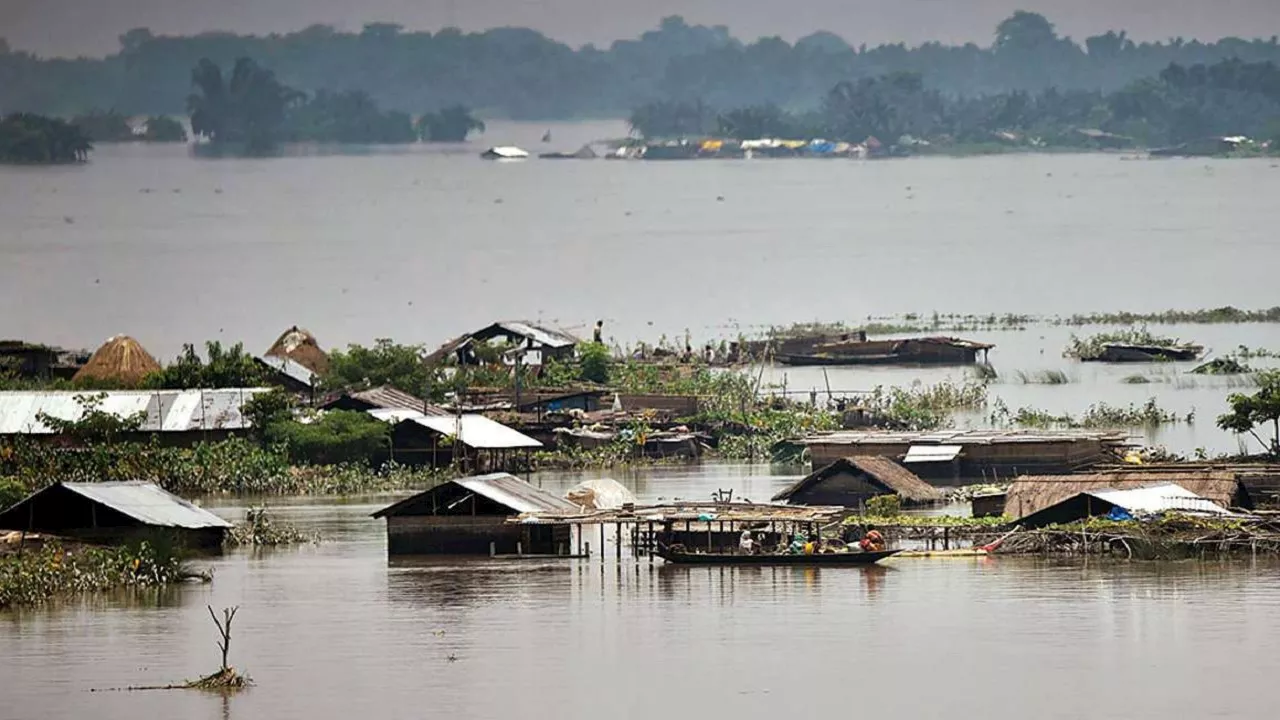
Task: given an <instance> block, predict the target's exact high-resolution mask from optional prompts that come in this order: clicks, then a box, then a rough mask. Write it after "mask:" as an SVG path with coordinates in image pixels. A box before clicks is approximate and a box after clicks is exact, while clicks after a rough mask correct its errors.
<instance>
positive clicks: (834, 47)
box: [0, 12, 1280, 119]
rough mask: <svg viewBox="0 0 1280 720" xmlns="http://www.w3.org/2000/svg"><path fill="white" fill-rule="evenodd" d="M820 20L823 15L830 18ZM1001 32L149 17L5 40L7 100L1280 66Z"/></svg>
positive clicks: (1131, 75) (790, 82)
mask: <svg viewBox="0 0 1280 720" xmlns="http://www.w3.org/2000/svg"><path fill="white" fill-rule="evenodd" d="M730 21H731V20H730ZM820 25H821V23H820V22H818V21H817V20H815V21H814V26H815V29H816V28H817V27H819V26H820ZM993 30H994V32H993V33H992V35H991V41H990V42H986V43H981V42H980V43H965V44H955V45H946V44H942V43H938V42H928V43H923V44H921V45H919V46H915V47H908V46H905V45H903V44H901V43H896V42H894V43H885V44H882V45H878V46H857V45H854V44H851V43H849V42H848V41H846V40H845V39H843V38H841V37H839V36H838V35H836V34H834V33H831V32H829V31H825V30H818V31H817V32H814V33H812V34H810V35H807V36H805V37H802V38H799V39H798V40H796V41H794V42H790V41H786V40H783V39H781V38H779V37H776V36H765V37H761V38H759V39H755V40H750V41H744V40H741V39H739V38H736V37H734V36H733V35H732V33H731V29H730V28H729V27H726V26H723V25H697V24H689V23H687V22H685V21H684V20H683V19H681V18H679V17H668V18H664V19H663V20H662V21H661V24H660V25H659V26H658V27H656V28H654V29H652V30H649V31H647V32H644V33H643V34H641V35H639V36H638V37H632V38H621V39H618V40H617V41H616V42H613V43H606V44H604V45H600V46H596V45H586V46H582V47H573V46H570V45H568V44H566V43H562V42H558V41H556V40H553V39H551V38H548V37H547V36H546V35H544V34H542V33H540V32H538V31H535V30H531V29H528V28H510V27H504V28H493V29H489V30H485V31H481V32H463V31H461V30H458V29H457V28H444V29H441V30H439V31H437V32H427V31H411V30H406V29H405V28H403V27H401V26H399V25H396V24H392V23H369V24H368V25H365V26H364V27H363V28H362V29H359V30H356V31H354V32H348V31H342V30H339V29H338V28H335V27H332V26H328V25H320V24H317V25H311V26H309V27H306V28H303V29H300V30H296V31H294V32H280V33H270V34H260V35H241V34H235V33H230V32H226V33H204V34H200V35H195V36H177V35H163V34H158V33H155V32H153V31H151V30H149V29H147V28H137V29H134V30H130V31H128V32H126V33H124V34H122V35H121V36H120V47H119V50H118V51H117V52H115V53H112V54H110V55H108V56H106V57H104V58H100V59H90V58H81V59H78V60H75V61H68V60H65V59H61V58H40V57H36V56H34V55H32V54H30V53H26V52H22V51H19V50H17V49H14V48H10V47H9V46H8V45H6V44H4V43H2V42H0V77H3V78H5V82H3V83H0V107H5V108H23V109H26V110H30V111H33V112H43V113H51V114H75V113H79V112H85V111H88V110H89V109H90V108H94V107H99V108H116V109H118V110H119V111H120V112H123V113H127V114H130V115H142V114H146V115H152V114H178V113H181V112H183V110H184V108H182V106H181V103H182V98H184V97H185V96H186V93H187V92H188V88H189V84H190V76H189V70H190V68H191V67H192V66H193V65H195V63H196V62H198V61H199V60H200V59H201V58H203V57H208V58H212V59H213V60H214V61H215V62H219V63H224V64H225V63H230V62H231V61H233V60H234V59H235V58H237V57H253V58H258V59H260V60H261V61H262V62H264V63H265V62H268V60H267V59H270V60H269V62H270V67H271V69H272V70H273V71H274V72H275V73H276V74H277V76H278V77H279V78H280V79H281V81H282V82H283V83H285V84H287V85H289V86H291V87H296V88H300V89H303V90H305V91H306V92H308V93H311V92H315V91H316V90H319V89H322V88H343V89H346V88H362V89H364V90H366V91H367V92H368V93H369V94H370V96H371V97H372V99H373V100H374V101H375V102H377V103H378V104H379V105H381V106H382V107H386V108H391V109H395V110H400V111H403V112H410V113H413V112H421V111H422V110H423V109H425V108H442V107H448V106H450V105H459V104H461V105H464V106H467V107H473V108H486V109H490V110H491V111H492V112H493V114H494V115H495V116H503V117H511V118H516V119H548V118H580V117H620V116H623V115H625V114H626V112H628V111H629V110H630V109H632V108H634V107H635V106H636V105H637V104H639V103H643V102H645V101H648V100H650V99H653V100H673V101H692V100H697V99H701V100H703V101H704V102H705V103H706V104H708V105H711V106H713V107H717V108H726V109H727V108H752V107H757V106H767V105H770V104H772V105H775V106H777V107H780V108H814V107H816V106H817V105H819V104H820V102H821V99H822V96H823V94H824V93H826V92H827V91H828V90H830V89H831V88H832V87H833V86H835V85H836V84H837V83H839V82H842V81H846V80H855V81H856V80H857V79H859V78H864V77H871V76H876V75H886V74H892V73H897V72H917V73H920V74H921V75H922V76H923V78H924V82H925V84H926V87H928V88H929V89H933V90H937V91H939V92H941V93H944V94H945V95H947V96H952V97H960V96H963V97H985V96H995V95H1000V94H1005V93H1011V92H1012V91H1024V92H1029V93H1035V92H1039V91H1041V90H1043V89H1044V88H1049V87H1055V88H1058V89H1059V91H1060V93H1062V94H1064V95H1066V94H1069V93H1072V92H1073V91H1094V90H1100V91H1102V92H1106V93H1111V92H1115V91H1117V90H1120V89H1121V88H1124V87H1126V86H1129V85H1131V84H1133V83H1135V82H1137V81H1139V80H1140V79H1142V78H1145V77H1151V76H1153V75H1155V74H1157V73H1159V72H1160V71H1161V70H1163V69H1165V68H1167V67H1168V66H1169V65H1171V64H1175V63H1176V64H1178V65H1181V66H1184V67H1187V66H1191V65H1195V64H1201V63H1203V64H1206V65H1212V64H1214V63H1216V62H1218V61H1220V60H1226V59H1229V58H1241V59H1243V60H1246V61H1248V62H1253V63H1258V62H1266V61H1272V62H1280V47H1277V45H1276V44H1275V43H1273V42H1271V40H1270V38H1269V37H1260V38H1259V39H1256V40H1247V39H1240V38H1224V39H1222V40H1217V41H1214V40H1212V39H1209V38H1200V39H1196V40H1193V39H1187V38H1172V39H1169V40H1167V41H1158V42H1146V41H1139V40H1135V39H1134V38H1131V37H1129V35H1128V34H1127V33H1126V32H1124V31H1123V30H1122V29H1118V28H1117V29H1114V30H1110V31H1107V32H1101V33H1099V34H1097V35H1093V36H1091V37H1087V38H1083V39H1081V40H1074V39H1071V38H1067V37H1064V36H1062V35H1061V34H1059V33H1058V32H1057V31H1056V29H1055V28H1054V27H1053V25H1052V23H1051V22H1050V20H1049V19H1047V18H1045V17H1043V16H1040V15H1038V14H1035V13H1025V12H1019V13H1015V14H1013V15H1012V16H1010V17H1009V18H1007V19H1005V20H1004V21H1002V22H1001V23H1000V24H999V25H998V26H997V27H996V28H993ZM1260 32H1261V31H1260ZM1268 32H1269V31H1268ZM1263 34H1265V33H1263ZM766 35H767V34H766ZM514 58H518V61H515V60H513V59H514ZM459 68H465V73H462V72H460V71H459ZM744 69H749V71H744ZM50 88H58V90H59V91H58V92H56V93H51V92H49V89H50Z"/></svg>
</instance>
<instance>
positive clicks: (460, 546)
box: [373, 473, 579, 555]
mask: <svg viewBox="0 0 1280 720" xmlns="http://www.w3.org/2000/svg"><path fill="white" fill-rule="evenodd" d="M577 510H579V506H577V505H574V504H573V503H571V502H569V501H568V500H565V499H563V498H559V497H556V496H555V495H553V494H551V493H549V492H547V491H545V490H542V489H540V488H536V487H534V486H533V485H530V484H529V483H527V482H525V481H524V480H521V479H520V478H518V477H516V476H514V475H508V474H506V473H494V474H491V475H477V476H473V477H464V478H457V479H455V480H450V481H448V482H446V483H444V484H442V485H437V486H436V487H434V488H432V489H430V490H427V491H426V492H421V493H418V494H417V495H414V496H413V497H410V498H407V499H405V500H401V501H400V502H398V503H396V504H394V505H391V506H389V507H386V508H383V509H381V510H379V511H378V512H376V513H374V514H373V517H375V518H386V520H387V552H388V553H389V554H391V555H491V554H498V555H517V554H525V555H565V554H568V553H569V540H570V528H569V526H568V525H551V524H533V523H527V524H526V523H511V522H507V520H508V519H509V518H514V517H516V516H517V515H520V514H521V513H540V512H553V513H554V512H573V511H577Z"/></svg>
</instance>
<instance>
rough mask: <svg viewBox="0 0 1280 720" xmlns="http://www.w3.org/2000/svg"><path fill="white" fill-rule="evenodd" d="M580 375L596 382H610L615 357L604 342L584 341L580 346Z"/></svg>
mask: <svg viewBox="0 0 1280 720" xmlns="http://www.w3.org/2000/svg"><path fill="white" fill-rule="evenodd" d="M578 362H579V366H580V367H581V372H580V374H579V377H581V379H583V380H588V381H590V382H594V383H600V384H602V385H603V384H605V383H608V382H609V366H610V365H611V364H612V363H613V358H612V357H611V356H610V355H609V348H607V347H605V345H604V344H603V343H594V342H593V343H584V344H582V345H579V346H578Z"/></svg>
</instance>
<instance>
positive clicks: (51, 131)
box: [0, 113, 93, 165]
mask: <svg viewBox="0 0 1280 720" xmlns="http://www.w3.org/2000/svg"><path fill="white" fill-rule="evenodd" d="M90 150H93V143H92V142H90V140H89V138H88V137H87V136H86V135H85V134H84V132H83V131H82V130H81V129H80V128H79V127H77V126H75V125H73V124H71V123H68V122H66V121H64V120H60V119H58V118H50V117H44V116H41V115H32V114H29V113H13V114H10V115H6V116H4V117H3V118H0V163H9V164H15V165H53V164H58V163H77V162H85V161H86V160H88V159H89V151H90Z"/></svg>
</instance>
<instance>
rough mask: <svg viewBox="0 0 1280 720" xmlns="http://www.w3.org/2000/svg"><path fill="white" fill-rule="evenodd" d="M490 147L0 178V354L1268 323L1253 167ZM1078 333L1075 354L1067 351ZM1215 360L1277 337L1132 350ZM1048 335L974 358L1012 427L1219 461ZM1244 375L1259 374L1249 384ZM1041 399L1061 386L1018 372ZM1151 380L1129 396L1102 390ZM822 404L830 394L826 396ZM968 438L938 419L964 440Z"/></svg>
mask: <svg viewBox="0 0 1280 720" xmlns="http://www.w3.org/2000/svg"><path fill="white" fill-rule="evenodd" d="M545 130H546V127H545V126H542V125H536V126H534V125H522V124H512V123H493V124H492V125H491V126H490V130H489V131H488V132H487V133H486V134H485V135H484V136H483V137H481V138H479V139H476V140H473V141H472V142H471V143H469V144H465V145H461V146H448V147H426V146H412V147H407V148H363V149H360V150H348V151H347V152H346V153H345V154H344V153H336V152H334V151H332V150H327V151H323V152H321V151H317V150H314V149H312V150H310V151H305V150H301V149H297V148H295V149H292V150H291V152H292V153H294V156H291V157H282V158H271V159H257V160H210V159H196V158H193V157H192V156H191V154H190V152H189V149H188V148H187V147H185V146H151V147H148V146H142V145H138V146H112V145H103V146H101V147H99V148H98V149H97V150H96V151H95V152H94V154H93V160H92V162H90V163H89V164H88V165H85V166H83V167H55V168H14V167H4V168H0V217H3V218H4V222H3V223H2V224H0V307H3V308H5V310H6V311H5V312H3V313H0V337H19V338H25V339H29V340H36V341H42V342H50V343H56V344H62V345H67V346H73V347H96V346H97V345H99V344H100V343H101V342H102V341H103V340H104V339H105V338H107V337H108V336H110V335H113V334H116V333H128V334H131V335H133V336H135V337H137V338H138V339H139V340H141V341H142V343H143V345H144V346H146V347H147V348H148V349H150V350H151V351H152V353H153V354H155V355H157V356H158V357H160V358H162V359H165V358H171V357H174V356H175V355H176V354H177V353H178V351H179V350H180V348H181V345H182V344H183V343H186V342H194V343H197V344H200V343H203V341H205V340H208V339H220V340H223V341H225V342H235V341H244V342H245V344H246V346H247V347H248V348H249V349H250V350H252V351H255V352H260V351H262V350H264V349H265V348H266V347H267V346H268V345H269V344H270V343H271V342H272V341H273V340H274V339H275V337H276V336H277V335H279V333H280V332H281V331H282V330H283V329H284V328H286V327H289V326H291V325H294V324H299V325H302V326H304V327H307V328H308V329H310V330H311V331H312V332H314V333H316V335H317V336H318V337H319V339H320V342H321V343H322V344H323V345H324V346H326V347H341V346H343V345H345V344H347V343H350V342H360V343H369V342H371V341H372V340H374V339H375V338H380V337H390V338H395V339H396V340H398V341H401V342H407V343H422V344H425V345H427V346H429V347H435V346H437V345H439V344H441V343H442V342H444V341H445V340H446V339H448V338H451V337H455V336H457V335H458V334H460V333H462V332H464V331H466V330H469V329H473V328H475V327H479V326H482V325H485V324H488V323H489V322H491V321H492V320H494V319H499V318H525V319H533V320H543V321H546V322H549V323H556V324H559V325H562V326H564V327H567V328H569V329H571V330H576V331H577V332H579V333H580V334H585V333H586V332H588V329H589V328H590V326H591V325H592V324H593V323H594V321H595V320H597V319H604V320H605V323H606V326H605V327H606V335H607V336H608V337H610V338H612V339H613V340H614V341H615V342H616V343H617V344H619V345H630V344H633V343H635V342H637V341H640V340H644V341H646V342H649V343H654V342H657V341H658V340H660V339H661V338H662V337H664V336H665V337H666V338H669V339H673V340H675V339H677V338H678V339H680V340H682V339H683V338H684V337H685V334H686V332H687V333H688V334H689V335H690V336H692V338H693V341H694V344H695V346H700V344H701V343H702V342H703V341H704V340H708V339H723V338H733V337H736V336H737V335H738V333H739V332H752V331H754V330H758V329H760V328H762V327H764V326H767V325H770V324H784V325H785V324H790V323H793V322H798V321H811V320H821V321H846V322H853V323H856V322H858V321H859V320H860V319H863V318H867V317H869V316H884V315H895V314H902V313H912V312H914V313H920V314H922V316H924V317H928V316H929V314H930V313H931V312H933V311H939V312H942V313H947V312H962V313H963V312H975V313H1023V314H1071V313H1078V312H1091V311H1114V310H1122V309H1123V310H1134V311H1158V310H1163V309H1167V308H1181V309H1194V308H1202V307H1216V306H1221V305H1227V304H1232V305H1235V306H1237V307H1247V308H1256V307H1267V306H1271V305H1275V304H1276V302H1277V296H1276V293H1275V289H1274V282H1273V280H1274V268H1275V267H1278V266H1280V244H1277V243H1276V242H1275V241H1274V232H1273V231H1274V225H1275V223H1274V210H1273V207H1274V198H1275V196H1276V193H1277V191H1280V168H1278V167H1277V164H1276V163H1275V162H1274V161H1270V160H1257V161H1242V160H1231V161H1219V160H1204V159H1198V160H1169V161H1150V160H1138V159H1133V158H1126V157H1123V156H1119V155H1078V156H1074V155H1066V156H1064V155H1056V156H1055V155H1042V156H1036V155H1026V156H1003V157H987V158H967V159H946V158H924V159H913V160H907V161H892V162H869V163H868V162H852V161H850V162H844V161H830V162H822V161H812V160H769V161H763V160H762V161H750V162H744V161H707V162H671V163H662V162H607V161H603V160H601V161H593V162H582V161H560V162H557V161H538V160H530V161H527V162H518V163H493V162H485V161H482V160H480V159H479V157H478V155H479V152H480V151H481V150H482V149H483V148H484V147H487V146H488V145H491V144H506V143H513V144H517V145H522V146H524V147H526V148H528V149H530V150H532V151H534V152H539V151H544V150H551V149H559V150H574V149H577V147H579V146H580V145H581V144H582V143H585V142H588V141H592V140H598V139H601V138H610V137H619V136H622V135H624V134H625V133H626V128H625V127H624V126H623V125H621V124H619V123H612V122H602V123H580V124H557V125H553V126H552V134H553V137H554V142H553V143H550V144H548V145H545V146H544V145H542V144H541V143H540V142H539V138H540V137H541V135H542V133H543V132H544V131H545ZM1098 329H1099V328H1086V329H1085V330H1083V331H1082V332H1086V333H1091V332H1095V331H1097V330H1098ZM1152 330H1153V331H1157V332H1168V333H1169V334H1173V335H1177V336H1179V337H1182V338H1183V339H1186V340H1195V341H1198V342H1201V343H1203V344H1205V345H1206V346H1208V347H1210V348H1212V349H1213V350H1215V351H1217V352H1225V351H1227V350H1230V349H1233V348H1235V347H1236V346H1238V345H1241V344H1244V345H1248V346H1250V347H1255V348H1257V347H1264V348H1269V349H1271V350H1280V328H1276V327H1267V326H1256V325H1253V326H1231V327H1203V326H1195V327H1188V328H1152ZM1068 334H1069V333H1068V331H1066V330H1063V329H1061V328H1040V327H1032V328H1030V329H1028V330H1026V331H1022V332H1005V333H969V335H973V336H976V338H977V339H985V340H989V341H992V342H995V343H997V345H998V347H997V348H996V349H995V350H994V351H993V352H992V354H991V361H992V363H993V364H994V365H995V366H996V367H997V369H998V370H1000V371H1001V372H1002V373H1003V375H1002V377H1001V381H1000V382H999V383H997V384H996V385H995V386H993V388H992V393H993V396H994V397H998V398H1000V399H1001V400H1003V401H1004V402H1005V404H1006V405H1008V406H1009V408H1010V409H1011V410H1016V409H1017V408H1019V407H1024V406H1030V407H1037V408H1041V409H1044V410H1049V411H1052V412H1055V413H1063V412H1068V413H1072V414H1074V415H1079V414H1080V413H1082V412H1084V411H1085V410H1086V409H1087V408H1088V406H1089V405H1090V404H1092V403H1095V402H1099V401H1102V402H1107V403H1109V404H1113V405H1122V406H1123V405H1128V404H1129V403H1131V402H1136V403H1142V402H1145V401H1146V399H1147V398H1149V397H1155V398H1157V400H1158V401H1159V403H1160V404H1161V405H1162V406H1165V407H1168V408H1169V409H1173V410H1176V411H1177V412H1178V413H1179V414H1181V415H1184V416H1185V415H1186V414H1188V413H1191V412H1192V411H1194V412H1195V414H1196V418H1197V421H1196V422H1195V423H1194V424H1191V425H1180V426H1174V427H1169V428H1165V429H1162V430H1160V431H1158V432H1157V431H1146V432H1141V433H1138V435H1139V437H1140V439H1142V440H1143V441H1145V442H1155V443H1159V444H1164V445H1166V446H1168V447H1169V448H1170V449H1172V450H1174V451H1176V452H1181V453H1188V454H1189V453H1192V452H1194V450H1195V449H1196V448H1204V449H1205V450H1207V451H1209V452H1210V453H1220V452H1236V451H1238V450H1239V449H1240V448H1239V444H1238V441H1237V439H1236V438H1234V437H1233V436H1231V435H1229V434H1227V433H1222V432H1220V431H1218V430H1216V428H1215V427H1214V424H1213V418H1214V417H1215V416H1216V415H1217V414H1218V413H1220V412H1222V410H1223V408H1224V407H1225V396H1226V394H1227V393H1228V392H1230V390H1231V389H1232V388H1231V387H1230V384H1231V383H1232V382H1233V380H1230V379H1214V378H1208V379H1203V378H1190V379H1189V378H1187V377H1185V371H1186V370H1188V369H1190V366H1185V367H1184V366H1163V367H1148V368H1136V369H1135V368H1128V367H1126V368H1119V369H1113V368H1092V367H1084V366H1081V365H1079V364H1078V363H1070V362H1068V361H1066V360H1063V359H1062V357H1061V353H1062V349H1063V347H1064V346H1065V344H1066V341H1067V336H1068ZM1255 364H1264V365H1265V364H1266V363H1265V362H1261V363H1255ZM1043 369H1058V370H1064V371H1065V372H1067V374H1068V376H1069V377H1071V378H1073V382H1072V383H1070V384H1068V385H1066V386H1058V387H1044V386H1032V385H1023V384H1021V383H1019V382H1017V381H1016V372H1018V371H1022V372H1025V373H1032V372H1034V371H1037V370H1043ZM1133 373H1138V374H1149V375H1153V376H1155V380H1156V382H1154V383H1151V384H1147V385H1131V384H1123V383H1121V382H1120V380H1121V379H1122V378H1123V377H1125V376H1126V375H1129V374H1133ZM769 377H770V379H774V380H777V381H778V382H781V381H782V380H783V378H785V379H786V381H787V382H788V387H789V388H790V389H793V390H794V389H810V388H818V389H822V390H824V392H825V388H826V387H827V385H828V384H829V383H833V384H834V385H836V386H845V387H847V388H848V389H870V388H872V387H874V386H875V385H879V384H909V383H913V382H927V383H932V382H936V381H937V380H939V379H941V378H944V377H953V378H954V377H956V375H955V373H953V372H948V371H936V370H934V371H930V370H918V369H906V370H880V369H870V370H868V369H857V370H854V369H847V368H846V369H839V370H832V371H831V373H830V375H829V377H827V378H823V377H822V376H821V374H820V371H818V372H809V371H795V370H777V371H773V372H770V374H769ZM833 389H841V388H839V387H834V388H833ZM982 420H983V418H982V414H978V415H977V416H975V417H972V418H965V419H964V422H966V423H969V424H981V423H982Z"/></svg>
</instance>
